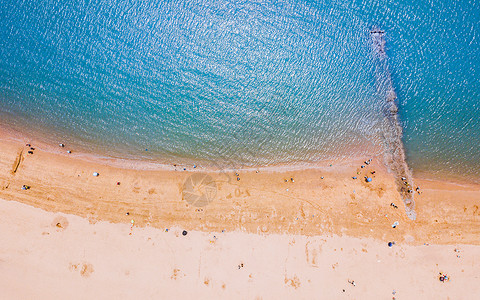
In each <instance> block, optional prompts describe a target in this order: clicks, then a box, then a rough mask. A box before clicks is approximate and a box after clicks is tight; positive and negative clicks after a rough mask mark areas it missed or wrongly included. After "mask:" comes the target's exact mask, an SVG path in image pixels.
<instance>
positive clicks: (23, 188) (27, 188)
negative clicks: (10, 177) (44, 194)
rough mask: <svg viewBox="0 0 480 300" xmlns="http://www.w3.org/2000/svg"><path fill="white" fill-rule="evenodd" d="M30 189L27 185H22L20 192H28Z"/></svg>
mask: <svg viewBox="0 0 480 300" xmlns="http://www.w3.org/2000/svg"><path fill="white" fill-rule="evenodd" d="M29 189H30V186H28V185H25V184H24V185H22V190H24V191H26V190H29Z"/></svg>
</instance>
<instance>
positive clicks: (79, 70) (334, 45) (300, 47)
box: [0, 0, 480, 180]
mask: <svg viewBox="0 0 480 300" xmlns="http://www.w3.org/2000/svg"><path fill="white" fill-rule="evenodd" d="M479 24H480V5H479V4H478V3H475V2H474V1H458V2H455V3H449V2H447V1H427V2H420V1H418V2H417V3H411V2H407V1H404V2H393V1H379V2H370V1H355V2H349V3H345V1H328V2H305V1H293V0H290V1H279V2H277V1H275V2H274V1H240V2H239V1H231V2H228V1H187V2H182V3H179V2H177V1H175V2H173V1H164V2H161V1H149V2H147V3H145V1H71V0H67V1H42V2H40V3H37V2H32V3H29V2H21V1H10V0H6V1H2V3H0V123H2V124H4V125H7V126H9V127H13V128H16V129H19V130H21V131H24V132H27V133H30V134H32V135H36V136H42V137H43V138H44V139H46V140H47V141H52V142H59V141H61V142H66V143H69V144H73V145H74V146H75V147H77V148H82V149H83V150H87V151H92V152H97V153H102V154H105V153H107V154H109V155H113V156H117V157H127V158H143V159H151V160H155V161H160V162H186V163H191V162H202V163H204V164H209V163H216V164H218V163H221V164H225V165H235V166H236V165H242V166H243V165H246V166H259V165H261V166H264V165H274V164H297V163H314V162H316V161H319V160H323V159H326V158H331V157H334V158H349V157H357V156H366V155H372V154H378V153H379V151H380V150H379V147H381V146H382V145H383V141H382V139H383V138H384V136H383V134H382V132H383V130H384V129H385V128H384V126H385V125H384V115H383V113H382V105H383V103H384V101H385V99H384V96H383V95H384V93H382V91H379V89H378V87H379V84H378V80H379V78H382V77H385V76H387V77H391V79H392V82H393V85H394V87H395V89H396V92H397V95H398V102H399V116H400V120H401V124H402V125H403V127H404V142H405V146H406V149H407V158H408V163H409V165H410V166H411V167H412V168H413V170H414V172H415V170H422V171H431V172H434V173H435V172H438V173H445V172H446V173H452V174H460V175H462V176H465V177H466V178H469V179H472V180H477V179H478V178H480V176H479V175H480V150H479V148H478V144H479V141H480V118H479V116H480V107H479V106H480V103H479V102H480V101H479V99H480V98H479V96H480V86H479V80H478V79H479V76H480V74H479V73H478V66H479V65H480V45H479V43H480V41H479V39H480V36H479V33H480V28H479ZM374 26H378V27H379V28H381V29H383V30H385V31H386V41H387V48H386V52H387V56H388V72H390V73H389V74H379V68H378V66H377V65H376V64H377V62H376V60H375V59H374V58H373V55H372V45H371V38H370V30H371V29H372V28H373V27H374ZM380 70H382V69H381V68H380ZM381 72H386V71H385V70H384V71H381ZM145 149H148V151H145Z"/></svg>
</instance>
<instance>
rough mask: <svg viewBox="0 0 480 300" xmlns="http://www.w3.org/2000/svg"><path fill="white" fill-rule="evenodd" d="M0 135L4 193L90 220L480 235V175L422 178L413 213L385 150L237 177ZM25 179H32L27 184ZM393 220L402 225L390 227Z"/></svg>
mask: <svg viewBox="0 0 480 300" xmlns="http://www.w3.org/2000/svg"><path fill="white" fill-rule="evenodd" d="M0 145H1V150H0V198H3V199H6V200H13V201H17V202H22V203H25V204H28V205H32V206H34V207H39V208H42V209H45V210H47V211H53V212H63V213H69V214H75V215H78V216H81V217H84V218H87V219H88V220H89V221H90V222H92V223H95V222H97V221H108V222H112V223H128V222H130V221H131V220H132V219H134V220H135V225H136V226H140V227H145V226H152V227H155V228H168V226H182V227H184V228H187V229H189V230H200V231H205V232H209V231H222V230H228V231H234V230H241V231H244V232H249V233H261V234H271V233H285V234H301V235H306V236H314V235H318V234H325V233H329V234H337V235H348V236H353V237H371V238H375V239H379V240H387V239H394V240H397V241H407V240H408V241H411V242H412V243H414V244H418V245H421V244H423V243H425V242H428V243H440V244H452V243H467V244H478V243H479V242H478V239H477V236H478V234H479V233H480V229H478V224H479V223H478V222H479V221H480V212H476V211H475V206H480V203H478V202H479V201H478V200H477V199H480V185H469V186H459V185H455V184H453V183H452V184H450V183H445V182H437V181H428V180H425V181H422V179H419V178H415V182H416V183H418V184H419V185H420V188H421V194H420V195H417V197H416V206H417V214H418V219H417V221H411V220H409V219H408V217H407V216H406V214H405V208H404V206H403V203H402V200H401V198H400V194H399V193H398V192H397V188H396V185H395V178H394V177H393V175H392V174H391V173H389V172H388V171H387V169H386V167H385V166H384V165H383V164H382V162H381V161H379V159H374V160H373V161H372V164H371V165H368V166H366V167H365V168H360V165H361V164H362V161H349V162H345V163H343V164H338V165H333V166H332V167H329V166H328V167H323V168H315V169H299V170H276V169H275V170H262V169H260V170H259V172H258V173H257V170H256V169H255V170H249V171H237V172H238V173H239V176H238V177H239V178H240V180H237V176H236V175H235V173H234V171H225V172H208V171H205V170H198V171H195V172H192V171H191V170H186V171H183V170H182V171H173V170H163V169H157V170H136V169H124V168H118V167H115V166H111V165H108V164H101V163H98V162H96V161H87V160H83V159H79V158H76V157H74V156H68V155H58V154H55V153H51V152H48V151H44V150H42V149H40V148H36V150H34V154H32V155H30V154H26V152H27V150H28V149H27V148H26V147H25V145H24V144H22V143H21V142H20V141H16V142H15V141H11V140H10V141H9V140H5V139H0ZM32 146H34V147H35V146H36V145H32ZM18 162H19V163H18ZM15 163H17V170H16V171H15V172H13V169H12V166H14V165H15ZM373 171H375V174H373V175H371V172H373ZM94 172H98V173H99V174H100V175H99V176H98V177H95V176H93V175H92V174H93V173H94ZM193 174H205V175H208V176H210V177H211V178H212V181H213V182H214V183H215V186H216V190H215V196H214V197H213V199H212V202H211V203H209V204H208V205H207V206H205V207H196V206H194V205H192V204H191V203H188V202H187V199H186V198H185V190H184V189H185V183H186V182H187V181H188V180H189V178H190V177H189V176H191V175H193ZM366 175H368V176H371V177H372V178H373V181H372V182H371V183H367V182H365V180H363V177H364V176H366ZM322 177H323V178H322ZM353 177H357V179H353ZM292 178H294V182H293V181H292V180H291V179H292ZM117 182H120V184H119V185H117ZM22 185H28V186H29V187H30V189H28V190H22V189H21V187H22ZM422 185H425V186H422ZM476 200H477V201H476ZM392 202H393V203H395V204H396V205H397V206H398V209H394V208H392V206H390V203H392ZM127 213H128V215H126V214H127ZM472 214H473V215H472ZM477 214H479V216H478V217H477ZM477 219H478V220H477ZM395 221H398V222H399V223H400V226H397V228H395V229H393V228H392V223H394V222H395ZM452 235H453V237H454V238H452Z"/></svg>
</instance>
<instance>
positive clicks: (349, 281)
mask: <svg viewBox="0 0 480 300" xmlns="http://www.w3.org/2000/svg"><path fill="white" fill-rule="evenodd" d="M348 283H350V284H351V285H353V286H357V284H356V283H355V280H350V279H349V280H348Z"/></svg>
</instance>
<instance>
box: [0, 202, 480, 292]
mask: <svg viewBox="0 0 480 300" xmlns="http://www.w3.org/2000/svg"><path fill="white" fill-rule="evenodd" d="M0 215H1V216H2V218H1V219H0V240H1V243H0V291H1V292H0V298H2V299H66V298H67V299H107V298H108V299H120V298H121V299H145V298H146V299H160V298H163V299H165V298H175V299H180V298H183V299H212V298H213V299H217V298H223V299H260V298H261V299H287V298H289V299H292V298H295V299H392V297H396V299H449V298H450V299H474V298H477V297H478V295H479V293H480V272H479V267H480V264H479V263H480V246H472V245H457V246H454V245H428V246H426V245H425V246H411V245H406V244H400V243H397V244H396V245H394V246H393V247H392V248H389V247H388V246H387V245H386V243H384V242H380V241H376V240H373V239H368V238H362V239H359V238H353V237H348V236H342V237H339V236H314V237H307V236H300V235H278V234H270V235H266V236H263V235H257V234H251V233H244V232H238V231H237V232H224V233H221V232H220V233H205V232H198V231H189V232H188V234H187V235H186V236H183V235H182V229H181V228H170V230H169V231H168V232H165V230H161V229H156V228H150V227H146V228H137V227H135V226H134V227H133V230H131V228H130V226H129V225H127V224H111V223H107V222H98V223H96V224H90V223H89V222H88V221H87V220H86V219H83V218H81V217H78V216H75V215H67V214H61V213H52V212H46V211H43V210H41V209H38V208H34V207H31V206H28V205H25V204H21V203H18V202H14V201H4V200H0ZM58 223H60V224H58ZM57 224H58V226H57ZM59 226H61V227H59ZM130 232H132V234H131V235H130ZM214 236H215V237H214ZM455 248H457V249H459V250H460V252H455V251H454V249H455ZM457 255H459V256H460V257H457ZM242 264H243V267H242ZM239 266H240V267H239ZM439 272H444V273H446V274H447V275H448V276H449V277H450V280H449V281H448V282H445V283H442V282H440V281H439V279H438V277H439V276H438V274H439ZM349 280H350V281H354V282H355V286H354V285H353V284H350V283H349V282H348V281H349ZM343 290H345V292H343ZM393 291H395V292H396V293H395V295H393V294H392V292H393Z"/></svg>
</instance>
